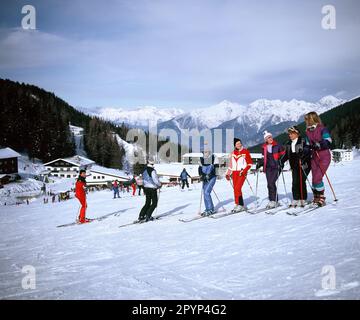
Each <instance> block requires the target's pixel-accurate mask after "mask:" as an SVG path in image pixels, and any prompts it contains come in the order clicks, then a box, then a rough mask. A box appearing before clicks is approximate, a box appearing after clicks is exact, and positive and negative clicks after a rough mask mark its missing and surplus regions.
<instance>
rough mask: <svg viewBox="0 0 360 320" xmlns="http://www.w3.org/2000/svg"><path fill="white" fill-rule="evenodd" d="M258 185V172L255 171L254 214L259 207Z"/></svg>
mask: <svg viewBox="0 0 360 320" xmlns="http://www.w3.org/2000/svg"><path fill="white" fill-rule="evenodd" d="M258 184H259V170H256V185H255V198H256V208H255V212H257V209H258V207H259V200H258V196H257V193H258Z"/></svg>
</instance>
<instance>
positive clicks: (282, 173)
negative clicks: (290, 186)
mask: <svg viewBox="0 0 360 320" xmlns="http://www.w3.org/2000/svg"><path fill="white" fill-rule="evenodd" d="M280 169H281V175H282V179H283V183H284V190H285V194H286V199H287V200H288V197H287V190H286V183H285V177H284V172H283V169H282V168H281V167H280ZM286 202H287V204H289V202H288V201H286Z"/></svg>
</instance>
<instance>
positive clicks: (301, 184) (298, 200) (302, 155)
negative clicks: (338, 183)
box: [281, 126, 311, 208]
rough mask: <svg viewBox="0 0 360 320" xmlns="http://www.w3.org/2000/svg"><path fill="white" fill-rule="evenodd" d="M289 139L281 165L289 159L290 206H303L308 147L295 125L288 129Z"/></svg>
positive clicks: (305, 196)
mask: <svg viewBox="0 0 360 320" xmlns="http://www.w3.org/2000/svg"><path fill="white" fill-rule="evenodd" d="M287 131H288V134H289V141H288V142H287V143H286V144H285V154H284V156H283V158H282V159H281V163H282V164H281V166H283V164H284V163H285V162H286V161H289V163H290V168H291V173H292V195H293V200H292V202H291V204H290V207H292V208H296V207H304V206H305V204H306V203H305V202H306V199H307V189H306V179H307V176H308V175H309V172H310V169H311V168H310V149H309V148H308V147H307V146H306V142H305V139H304V138H302V137H301V135H300V131H299V129H298V127H297V126H293V127H290V128H289V129H288V130H287Z"/></svg>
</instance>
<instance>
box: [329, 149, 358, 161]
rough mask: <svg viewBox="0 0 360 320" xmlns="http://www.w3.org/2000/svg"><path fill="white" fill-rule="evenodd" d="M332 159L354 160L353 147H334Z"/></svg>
mask: <svg viewBox="0 0 360 320" xmlns="http://www.w3.org/2000/svg"><path fill="white" fill-rule="evenodd" d="M331 151H332V160H333V161H339V162H340V161H345V162H346V161H352V160H353V159H354V153H353V151H352V150H351V149H333V150H331Z"/></svg>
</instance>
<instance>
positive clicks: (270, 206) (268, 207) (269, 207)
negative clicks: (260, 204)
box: [266, 201, 278, 209]
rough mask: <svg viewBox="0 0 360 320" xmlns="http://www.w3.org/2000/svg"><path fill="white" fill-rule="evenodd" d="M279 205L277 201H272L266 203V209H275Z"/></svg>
mask: <svg viewBox="0 0 360 320" xmlns="http://www.w3.org/2000/svg"><path fill="white" fill-rule="evenodd" d="M277 206H278V204H277V203H276V201H270V202H269V203H268V204H267V205H266V209H275V208H276V207H277Z"/></svg>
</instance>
